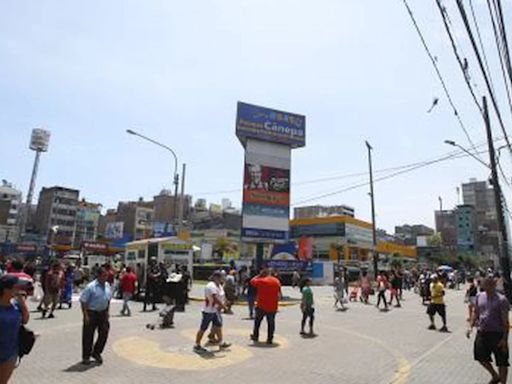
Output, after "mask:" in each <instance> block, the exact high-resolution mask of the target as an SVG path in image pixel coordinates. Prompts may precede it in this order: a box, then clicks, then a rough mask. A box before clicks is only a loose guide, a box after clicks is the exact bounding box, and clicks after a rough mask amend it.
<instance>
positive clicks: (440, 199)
mask: <svg viewBox="0 0 512 384" xmlns="http://www.w3.org/2000/svg"><path fill="white" fill-rule="evenodd" d="M439 214H440V215H442V214H443V198H442V197H441V196H439Z"/></svg>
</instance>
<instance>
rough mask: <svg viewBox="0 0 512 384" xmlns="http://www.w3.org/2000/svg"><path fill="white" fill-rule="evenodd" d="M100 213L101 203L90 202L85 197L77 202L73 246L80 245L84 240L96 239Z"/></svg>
mask: <svg viewBox="0 0 512 384" xmlns="http://www.w3.org/2000/svg"><path fill="white" fill-rule="evenodd" d="M100 215H101V204H96V203H90V202H88V201H85V199H82V200H81V201H80V202H79V203H78V205H77V213H76V220H75V236H74V238H73V245H74V246H75V247H80V245H81V244H82V242H84V241H96V239H97V238H98V224H99V219H100Z"/></svg>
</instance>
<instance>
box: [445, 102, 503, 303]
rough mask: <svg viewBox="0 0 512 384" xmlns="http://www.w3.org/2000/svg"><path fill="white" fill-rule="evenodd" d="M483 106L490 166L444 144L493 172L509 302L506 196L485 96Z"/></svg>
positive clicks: (447, 142) (501, 252) (455, 145)
mask: <svg viewBox="0 0 512 384" xmlns="http://www.w3.org/2000/svg"><path fill="white" fill-rule="evenodd" d="M483 104H484V120H485V127H486V132H487V144H488V146H489V159H490V164H486V163H485V162H483V161H482V160H480V159H479V158H478V157H476V156H475V155H474V154H473V153H471V152H469V151H468V150H467V149H466V148H464V147H462V146H461V145H459V144H457V143H456V142H455V141H452V140H445V141H444V142H445V143H446V144H448V145H451V146H454V147H457V148H459V149H461V150H462V151H463V152H465V153H467V154H468V155H470V156H471V157H473V158H474V159H475V160H477V161H478V162H479V163H480V164H483V165H484V166H485V167H486V168H487V169H489V170H490V171H491V180H492V187H493V188H492V189H493V192H494V203H495V204H496V214H497V216H498V217H497V223H498V232H500V234H501V238H499V240H498V241H499V247H500V251H499V254H500V266H501V269H502V272H503V280H504V286H505V287H504V288H505V294H506V296H507V299H508V301H509V302H511V301H512V291H511V290H512V284H511V276H510V259H509V249H508V232H507V226H506V223H505V215H504V212H503V205H504V204H506V199H505V196H503V193H502V192H501V187H500V182H499V178H498V171H497V162H496V156H495V150H494V141H493V139H492V132H491V126H490V123H489V113H488V111H487V101H486V99H485V96H484V98H483ZM498 151H499V148H498Z"/></svg>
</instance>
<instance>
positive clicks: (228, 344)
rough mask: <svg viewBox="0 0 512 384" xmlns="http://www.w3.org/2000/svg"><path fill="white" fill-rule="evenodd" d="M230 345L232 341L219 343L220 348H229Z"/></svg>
mask: <svg viewBox="0 0 512 384" xmlns="http://www.w3.org/2000/svg"><path fill="white" fill-rule="evenodd" d="M229 347H231V343H226V342H224V343H222V344H221V345H219V348H220V349H228V348H229Z"/></svg>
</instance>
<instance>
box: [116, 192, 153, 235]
mask: <svg viewBox="0 0 512 384" xmlns="http://www.w3.org/2000/svg"><path fill="white" fill-rule="evenodd" d="M153 215H154V209H153V202H145V201H144V200H143V199H142V198H140V199H139V200H138V201H128V202H119V204H118V206H117V219H116V220H117V221H118V222H123V223H124V225H123V228H124V234H125V235H128V236H129V237H130V238H131V239H133V240H141V239H146V238H149V237H151V236H152V232H153V222H154V220H153Z"/></svg>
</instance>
